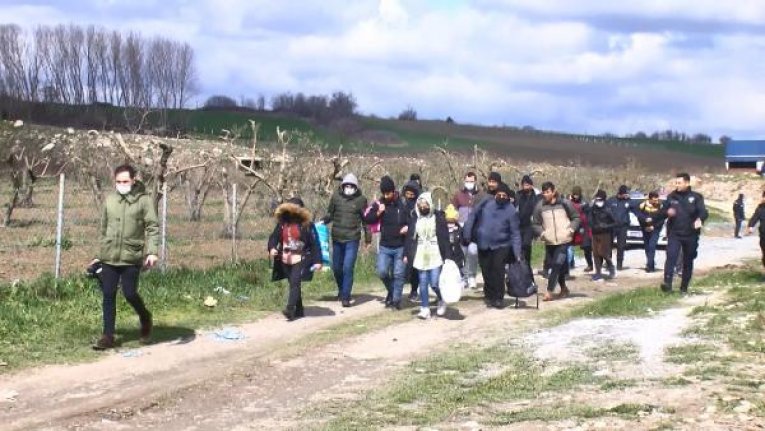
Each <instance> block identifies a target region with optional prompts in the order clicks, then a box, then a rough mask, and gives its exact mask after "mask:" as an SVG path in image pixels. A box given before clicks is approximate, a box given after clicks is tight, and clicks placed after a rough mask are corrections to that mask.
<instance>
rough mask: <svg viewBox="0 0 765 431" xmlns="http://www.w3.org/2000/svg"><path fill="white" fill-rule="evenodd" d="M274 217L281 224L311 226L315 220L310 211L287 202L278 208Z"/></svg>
mask: <svg viewBox="0 0 765 431" xmlns="http://www.w3.org/2000/svg"><path fill="white" fill-rule="evenodd" d="M274 217H276V220H278V221H280V222H289V223H300V224H302V225H308V224H310V223H311V220H312V219H313V218H312V216H311V212H310V211H308V210H307V209H305V208H303V207H301V206H299V205H296V204H293V203H290V202H285V203H283V204H281V205H279V206H278V207H276V211H275V212H274Z"/></svg>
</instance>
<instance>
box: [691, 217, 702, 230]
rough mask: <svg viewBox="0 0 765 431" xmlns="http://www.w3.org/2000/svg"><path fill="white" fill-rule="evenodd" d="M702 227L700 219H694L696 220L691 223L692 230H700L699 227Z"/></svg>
mask: <svg viewBox="0 0 765 431" xmlns="http://www.w3.org/2000/svg"><path fill="white" fill-rule="evenodd" d="M702 226H704V223H702V221H701V219H700V218H697V219H696V220H695V221H694V222H693V228H694V229H701V227H702Z"/></svg>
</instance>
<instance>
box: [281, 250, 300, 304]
mask: <svg viewBox="0 0 765 431" xmlns="http://www.w3.org/2000/svg"><path fill="white" fill-rule="evenodd" d="M303 263H304V262H303V261H300V262H298V263H296V264H294V265H287V264H285V265H284V271H285V272H286V273H287V281H288V282H289V292H288V295H287V309H288V310H290V309H292V307H294V308H295V311H298V312H299V311H302V310H303V290H302V282H303Z"/></svg>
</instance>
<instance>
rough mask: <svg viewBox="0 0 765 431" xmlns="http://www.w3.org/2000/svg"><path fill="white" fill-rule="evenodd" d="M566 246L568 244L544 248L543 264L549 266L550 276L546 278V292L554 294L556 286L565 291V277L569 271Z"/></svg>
mask: <svg viewBox="0 0 765 431" xmlns="http://www.w3.org/2000/svg"><path fill="white" fill-rule="evenodd" d="M568 246H569V245H568V244H560V245H546V246H545V262H547V263H548V264H549V265H550V276H549V277H547V291H548V292H554V291H555V286H556V285H558V284H560V288H561V289H566V276H567V275H568V270H569V268H568Z"/></svg>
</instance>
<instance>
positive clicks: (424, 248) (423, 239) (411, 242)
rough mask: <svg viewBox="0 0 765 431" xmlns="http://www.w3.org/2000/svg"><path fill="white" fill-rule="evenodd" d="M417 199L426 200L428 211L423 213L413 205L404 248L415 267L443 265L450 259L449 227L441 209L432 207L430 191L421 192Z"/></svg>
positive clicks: (419, 268) (423, 267)
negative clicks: (413, 213)
mask: <svg viewBox="0 0 765 431" xmlns="http://www.w3.org/2000/svg"><path fill="white" fill-rule="evenodd" d="M417 201H418V202H419V201H425V202H427V203H428V206H429V207H430V213H428V214H427V215H423V214H421V213H420V209H419V207H417V206H415V214H416V217H413V218H412V219H411V220H410V222H409V231H408V232H407V237H406V244H405V246H404V250H405V255H406V256H407V259H408V260H409V262H411V263H412V265H413V266H414V268H415V269H418V270H421V271H426V270H430V269H434V268H437V267H439V266H441V265H443V262H444V261H445V260H446V259H452V255H451V251H450V250H451V247H450V246H449V228H448V226H447V224H446V217H445V216H444V213H443V211H436V210H435V208H434V207H433V200H432V198H431V195H430V193H428V192H426V193H423V194H421V195H420V197H418V198H417Z"/></svg>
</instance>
